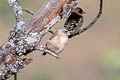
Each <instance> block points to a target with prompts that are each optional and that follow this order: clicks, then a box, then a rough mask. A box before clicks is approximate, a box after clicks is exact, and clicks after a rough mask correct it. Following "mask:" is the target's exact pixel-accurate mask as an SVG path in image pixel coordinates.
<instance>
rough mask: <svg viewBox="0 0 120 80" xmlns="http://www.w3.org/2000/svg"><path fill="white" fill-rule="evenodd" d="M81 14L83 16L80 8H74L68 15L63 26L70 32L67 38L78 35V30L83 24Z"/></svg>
mask: <svg viewBox="0 0 120 80" xmlns="http://www.w3.org/2000/svg"><path fill="white" fill-rule="evenodd" d="M83 14H85V12H84V11H83V9H82V8H80V7H76V8H75V9H73V10H72V11H71V12H70V14H69V15H68V18H67V19H66V21H65V24H64V28H65V29H67V30H68V31H69V32H70V35H68V38H72V37H74V36H76V35H78V34H79V33H80V30H81V29H80V28H81V26H82V25H83V23H84V18H83Z"/></svg>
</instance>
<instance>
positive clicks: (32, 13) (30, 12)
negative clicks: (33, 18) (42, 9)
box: [22, 8, 35, 15]
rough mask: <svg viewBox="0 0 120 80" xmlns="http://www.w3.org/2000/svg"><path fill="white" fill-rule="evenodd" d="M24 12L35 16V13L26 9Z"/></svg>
mask: <svg viewBox="0 0 120 80" xmlns="http://www.w3.org/2000/svg"><path fill="white" fill-rule="evenodd" d="M22 10H23V11H25V12H27V13H29V14H31V15H34V14H35V13H34V12H33V11H30V10H28V9H26V8H22Z"/></svg>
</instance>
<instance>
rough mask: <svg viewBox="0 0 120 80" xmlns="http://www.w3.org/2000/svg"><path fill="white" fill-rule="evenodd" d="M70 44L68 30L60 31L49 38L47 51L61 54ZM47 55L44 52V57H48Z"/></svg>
mask: <svg viewBox="0 0 120 80" xmlns="http://www.w3.org/2000/svg"><path fill="white" fill-rule="evenodd" d="M67 42H68V31H67V30H66V29H64V28H63V29H58V30H57V31H56V32H55V33H53V34H52V36H51V37H50V38H49V40H48V41H47V43H46V49H48V50H49V51H51V52H53V53H55V54H57V55H58V54H59V53H60V52H62V51H63V50H64V47H65V46H66V44H67ZM46 54H47V53H46V52H44V53H43V54H42V55H44V56H45V55H46Z"/></svg>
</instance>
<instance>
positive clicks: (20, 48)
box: [0, 0, 77, 80]
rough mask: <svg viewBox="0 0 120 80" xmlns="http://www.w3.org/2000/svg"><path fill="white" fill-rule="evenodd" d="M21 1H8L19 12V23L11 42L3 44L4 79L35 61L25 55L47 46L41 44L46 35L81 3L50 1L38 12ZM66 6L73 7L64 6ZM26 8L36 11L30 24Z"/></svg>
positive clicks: (0, 69)
mask: <svg viewBox="0 0 120 80" xmlns="http://www.w3.org/2000/svg"><path fill="white" fill-rule="evenodd" d="M18 1H19V0H8V3H9V5H10V6H11V7H12V9H13V11H14V14H15V18H16V24H15V25H14V27H13V28H12V29H11V31H10V35H9V38H8V41H7V42H6V43H5V44H3V45H2V46H1V47H0V80H5V79H8V78H9V77H11V76H12V75H13V74H15V73H17V72H19V70H20V69H23V68H24V67H25V66H26V65H27V64H29V63H30V62H31V61H32V60H31V59H27V58H24V59H23V58H21V56H24V55H27V54H29V53H31V52H32V51H35V50H40V51H44V50H45V49H44V47H38V46H39V45H38V44H39V43H40V41H41V39H42V37H43V36H44V35H45V34H46V33H47V32H48V31H49V30H50V29H51V27H53V25H55V24H56V23H57V22H59V21H60V20H61V19H62V18H65V17H67V15H68V14H69V12H70V10H71V9H73V8H74V7H75V6H76V3H77V2H76V1H77V0H48V2H47V3H45V4H44V5H43V6H42V8H40V10H39V11H38V12H37V13H36V14H34V13H32V12H31V11H27V10H26V9H24V8H22V7H21V6H20V4H19V2H18ZM64 5H66V6H67V7H69V8H67V7H63V6H64ZM65 8H66V9H65ZM22 10H24V11H26V12H28V13H31V14H32V15H33V14H34V15H33V18H32V19H31V20H29V21H28V22H27V23H26V22H25V21H24V17H23V16H24V15H23V13H22ZM66 10H67V11H66ZM41 46H42V45H41ZM38 48H39V49H38ZM51 54H52V53H51Z"/></svg>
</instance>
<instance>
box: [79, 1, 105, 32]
mask: <svg viewBox="0 0 120 80" xmlns="http://www.w3.org/2000/svg"><path fill="white" fill-rule="evenodd" d="M102 9H103V0H100V9H99V12H98V15H97V16H96V17H95V18H94V19H93V20H92V22H91V23H90V24H88V25H87V26H86V27H85V28H83V29H82V30H81V31H80V33H83V32H85V31H86V30H88V29H90V28H91V27H92V26H93V25H94V24H95V23H96V22H97V21H98V19H99V18H100V16H101V15H102Z"/></svg>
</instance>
